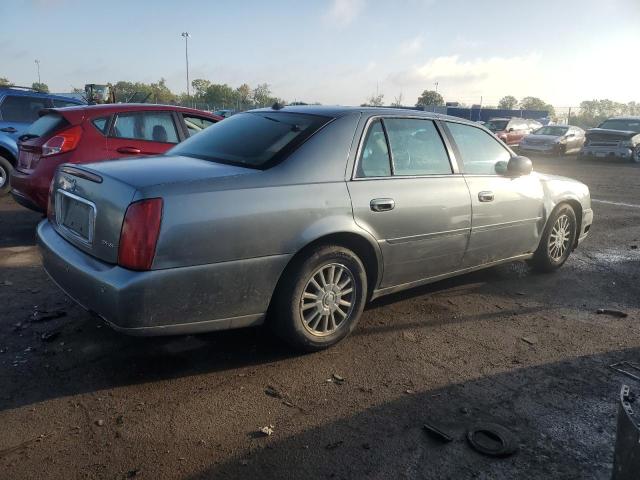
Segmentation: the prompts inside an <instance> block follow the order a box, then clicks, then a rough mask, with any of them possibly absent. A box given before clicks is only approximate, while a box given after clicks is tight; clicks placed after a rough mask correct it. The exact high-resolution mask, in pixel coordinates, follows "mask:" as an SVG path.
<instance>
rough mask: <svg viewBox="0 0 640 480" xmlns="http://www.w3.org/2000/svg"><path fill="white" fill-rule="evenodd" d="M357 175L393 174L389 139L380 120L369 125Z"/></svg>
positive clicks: (381, 175) (386, 175) (378, 175)
mask: <svg viewBox="0 0 640 480" xmlns="http://www.w3.org/2000/svg"><path fill="white" fill-rule="evenodd" d="M356 175H357V176H358V177H365V178H366V177H388V176H390V175H391V161H390V160H389V149H388V148H387V139H386V137H385V135H384V129H383V128H382V122H381V121H380V120H376V121H375V122H373V123H372V124H371V126H370V127H369V131H368V132H367V136H366V138H365V140H364V144H363V147H362V152H361V154H360V162H359V163H358V171H357V173H356Z"/></svg>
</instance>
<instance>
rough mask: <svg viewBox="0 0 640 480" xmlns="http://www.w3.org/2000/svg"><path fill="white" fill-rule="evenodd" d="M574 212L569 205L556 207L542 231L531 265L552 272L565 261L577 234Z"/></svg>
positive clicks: (540, 270) (538, 269)
mask: <svg viewBox="0 0 640 480" xmlns="http://www.w3.org/2000/svg"><path fill="white" fill-rule="evenodd" d="M577 225H578V223H577V221H576V214H575V212H574V211H573V208H571V206H570V205H567V204H563V205H560V207H558V208H557V209H556V210H555V211H554V212H553V214H552V215H551V217H550V218H549V221H548V222H547V225H546V226H545V228H544V231H543V232H542V237H541V238H540V244H539V245H538V249H537V250H536V252H535V253H534V255H533V259H532V260H531V265H532V266H533V268H534V269H535V270H537V271H539V272H553V271H554V270H557V269H558V268H560V267H561V266H562V265H563V264H564V262H566V261H567V258H569V255H570V254H571V251H572V250H573V246H574V245H575V241H576V235H577Z"/></svg>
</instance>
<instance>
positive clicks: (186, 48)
mask: <svg viewBox="0 0 640 480" xmlns="http://www.w3.org/2000/svg"><path fill="white" fill-rule="evenodd" d="M180 35H181V36H182V38H184V59H185V61H186V63H187V100H189V99H190V95H189V37H191V35H189V32H182V33H181V34H180Z"/></svg>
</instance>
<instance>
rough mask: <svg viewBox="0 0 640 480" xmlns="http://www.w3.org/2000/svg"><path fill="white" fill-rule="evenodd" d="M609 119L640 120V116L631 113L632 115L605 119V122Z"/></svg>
mask: <svg viewBox="0 0 640 480" xmlns="http://www.w3.org/2000/svg"><path fill="white" fill-rule="evenodd" d="M607 120H640V116H634V115H630V116H624V117H609V118H607V119H605V120H603V122H606V121H607Z"/></svg>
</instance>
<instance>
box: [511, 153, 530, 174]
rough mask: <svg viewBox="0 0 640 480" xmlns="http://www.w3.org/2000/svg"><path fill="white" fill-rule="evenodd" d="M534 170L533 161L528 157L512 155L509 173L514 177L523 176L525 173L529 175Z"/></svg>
mask: <svg viewBox="0 0 640 480" xmlns="http://www.w3.org/2000/svg"><path fill="white" fill-rule="evenodd" d="M532 171H533V163H531V159H529V158H528V157H523V156H521V155H518V156H516V157H511V159H510V160H509V163H507V175H509V176H512V177H521V176H523V175H529V174H530V173H531V172H532Z"/></svg>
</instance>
